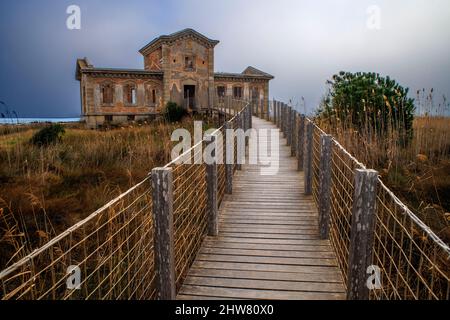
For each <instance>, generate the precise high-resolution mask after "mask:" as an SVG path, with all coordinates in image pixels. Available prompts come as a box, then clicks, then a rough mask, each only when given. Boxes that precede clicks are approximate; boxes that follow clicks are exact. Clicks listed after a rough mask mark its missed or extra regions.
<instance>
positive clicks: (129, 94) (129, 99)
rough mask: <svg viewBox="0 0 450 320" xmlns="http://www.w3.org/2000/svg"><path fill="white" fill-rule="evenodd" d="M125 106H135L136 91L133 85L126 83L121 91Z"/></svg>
mask: <svg viewBox="0 0 450 320" xmlns="http://www.w3.org/2000/svg"><path fill="white" fill-rule="evenodd" d="M123 94H124V99H123V100H124V101H125V104H128V105H135V104H137V90H136V85H135V84H134V83H128V84H126V85H125V86H124V90H123Z"/></svg>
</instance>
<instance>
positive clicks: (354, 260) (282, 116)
mask: <svg viewBox="0 0 450 320" xmlns="http://www.w3.org/2000/svg"><path fill="white" fill-rule="evenodd" d="M272 109H273V110H272V112H271V120H272V121H273V122H274V123H275V124H276V125H277V126H278V127H280V129H281V130H282V131H283V132H284V134H285V136H286V138H287V141H288V144H289V145H291V147H292V150H293V154H294V153H295V154H296V155H297V157H298V160H299V170H304V172H305V194H307V195H311V196H312V199H313V200H314V203H315V204H316V205H317V207H318V211H319V219H318V220H319V221H318V222H319V228H320V235H321V236H322V237H323V238H324V239H329V241H330V243H331V245H332V247H333V249H334V252H335V254H336V259H337V263H338V265H339V268H340V270H341V273H342V278H343V282H344V284H345V286H346V289H347V297H348V298H349V299H374V300H375V299H386V300H391V299H415V300H418V299H435V300H438V299H440V300H449V299H450V248H449V246H448V245H447V244H445V243H444V242H443V241H442V240H441V239H440V238H439V237H438V236H437V235H436V234H435V233H434V232H433V231H432V230H431V229H430V228H429V227H428V226H427V225H426V224H425V223H423V222H422V221H421V220H420V219H419V218H418V217H417V216H416V215H415V214H414V213H413V212H412V211H411V210H410V209H408V207H407V206H406V205H405V204H403V203H402V202H401V201H400V200H399V199H398V197H397V196H395V194H394V193H393V192H392V191H391V190H389V189H388V188H387V187H386V185H385V184H384V183H383V182H382V181H381V179H380V178H379V177H378V174H377V173H376V172H375V171H373V170H367V168H366V167H365V166H364V164H362V163H361V162H360V161H358V159H356V158H355V157H354V156H352V155H351V154H350V153H349V152H348V151H347V150H346V149H345V148H344V147H343V146H342V145H341V144H339V142H338V141H336V140H335V139H333V138H332V137H331V136H329V135H327V134H326V133H325V132H324V131H323V130H322V129H321V128H320V127H319V126H317V125H316V124H314V122H313V120H311V119H308V118H304V116H303V117H302V116H301V115H300V114H299V113H298V112H294V114H293V115H291V114H290V112H289V107H288V105H286V104H284V103H282V102H278V101H273V103H272ZM292 117H295V121H292V120H293V119H292ZM302 119H304V120H302ZM302 121H304V122H303V123H302ZM292 123H294V128H292V125H289V124H292ZM308 126H312V128H311V129H312V134H310V135H309V134H308V132H309V131H308ZM299 128H304V130H300V129H299ZM311 129H309V130H311ZM327 136H328V139H327ZM290 141H304V145H302V146H298V145H296V144H295V143H292V144H291V143H290ZM327 141H329V146H328V147H327ZM296 148H297V149H296ZM327 151H328V152H327ZM328 168H329V169H328ZM324 170H329V171H326V172H328V173H329V175H330V179H329V181H328V180H327V179H325V178H324V177H323V176H324ZM308 186H311V190H309V188H308ZM322 221H325V223H321V222H322Z"/></svg>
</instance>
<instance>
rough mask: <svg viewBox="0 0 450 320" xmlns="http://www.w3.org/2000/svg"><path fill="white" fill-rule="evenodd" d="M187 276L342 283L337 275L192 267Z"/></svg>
mask: <svg viewBox="0 0 450 320" xmlns="http://www.w3.org/2000/svg"><path fill="white" fill-rule="evenodd" d="M189 276H201V277H214V278H233V279H260V280H278V281H294V280H295V281H302V282H325V283H328V282H329V283H339V284H341V285H343V283H342V277H341V276H340V274H337V273H328V274H324V273H294V272H272V271H253V270H252V271H250V270H230V269H209V268H197V267H192V268H191V270H190V271H189Z"/></svg>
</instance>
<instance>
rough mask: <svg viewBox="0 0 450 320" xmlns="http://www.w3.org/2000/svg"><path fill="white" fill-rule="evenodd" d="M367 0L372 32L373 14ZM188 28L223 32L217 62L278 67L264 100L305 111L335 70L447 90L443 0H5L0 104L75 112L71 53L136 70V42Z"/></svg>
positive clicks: (448, 26) (38, 111)
mask: <svg viewBox="0 0 450 320" xmlns="http://www.w3.org/2000/svg"><path fill="white" fill-rule="evenodd" d="M72 4H75V5H78V6H79V7H80V8H81V30H68V29H67V27H66V19H67V17H68V14H66V9H67V7H68V6H69V5H72ZM374 5H375V6H377V8H379V10H380V11H379V12H380V20H379V22H380V23H379V27H380V28H379V29H378V28H374V27H375V26H377V24H376V21H377V20H376V18H374V17H375V15H374V11H370V10H369V12H370V13H368V8H369V7H371V6H374ZM374 19H375V20H374ZM368 21H369V24H368ZM369 26H370V27H369ZM187 27H189V28H194V29H196V30H197V31H199V32H200V33H203V34H204V35H206V36H208V37H210V38H212V39H217V40H220V44H219V45H218V46H217V47H216V50H215V70H216V71H228V72H241V71H243V70H244V69H245V67H246V66H248V65H252V66H255V67H256V68H259V69H261V70H263V71H266V72H268V73H271V74H273V75H274V76H275V80H273V81H272V82H271V87H270V96H271V97H275V98H278V99H283V100H288V99H290V98H292V99H293V100H294V101H298V100H300V98H301V97H302V96H304V97H305V101H306V105H307V107H308V108H309V109H312V108H314V107H316V106H317V104H318V103H319V101H320V98H321V96H322V95H323V94H324V92H325V90H326V86H325V82H326V80H327V79H329V78H330V77H331V76H332V75H333V74H334V73H337V72H338V71H340V70H348V71H373V72H379V73H381V74H383V75H390V76H391V77H393V78H395V79H396V80H397V81H398V82H400V83H401V84H402V85H404V86H407V87H410V89H411V91H413V92H415V90H417V89H420V88H434V89H435V91H436V92H437V95H439V96H440V95H442V94H445V95H447V96H450V61H449V60H450V59H449V57H450V1H448V0H395V1H393V0H385V1H377V0H372V1H365V0H340V1H338V0H329V1H325V0H316V1H305V0H304V1H299V0H292V1H284V0H277V1H273V0H272V1H262V0H241V1H233V0H226V1H225V0H221V1H219V0H215V1H212V0H193V1H149V0H145V1H144V0H141V1H140V0H126V1H123V0H120V1H119V0H117V1H115V0H108V1H104V0H103V1H101V0H71V1H65V0H39V1H36V0H14V1H13V0H2V1H0V30H1V31H0V46H1V49H0V101H4V102H6V103H7V104H8V105H9V106H10V108H11V109H14V110H16V111H17V112H18V113H19V115H20V116H22V117H24V116H28V117H52V116H55V117H71V116H78V115H79V114H80V101H79V83H78V82H77V81H76V80H75V75H74V74H75V62H76V59H77V58H80V57H85V56H86V57H88V58H89V60H90V61H91V62H92V63H93V64H94V65H95V66H98V67H119V68H120V67H124V68H143V59H142V57H141V55H140V54H139V53H138V50H139V49H140V48H141V47H142V46H144V45H145V44H147V43H148V42H149V41H151V40H152V39H153V38H155V37H157V36H159V35H161V34H169V33H172V32H175V31H178V30H181V29H184V28H187ZM1 107H2V106H0V108H1Z"/></svg>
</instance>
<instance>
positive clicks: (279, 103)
mask: <svg viewBox="0 0 450 320" xmlns="http://www.w3.org/2000/svg"><path fill="white" fill-rule="evenodd" d="M277 116H278V119H277V121H278V123H277V127H278V129H280V131H281V118H282V114H281V102H280V101H277Z"/></svg>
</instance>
